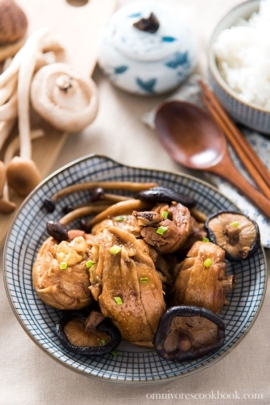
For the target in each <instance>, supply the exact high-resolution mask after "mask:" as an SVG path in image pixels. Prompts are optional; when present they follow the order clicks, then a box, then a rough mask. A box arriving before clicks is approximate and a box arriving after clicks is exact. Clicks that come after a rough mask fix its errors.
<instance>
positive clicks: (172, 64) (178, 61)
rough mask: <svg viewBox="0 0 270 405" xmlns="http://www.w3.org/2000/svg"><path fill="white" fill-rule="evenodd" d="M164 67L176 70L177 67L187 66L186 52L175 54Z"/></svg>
mask: <svg viewBox="0 0 270 405" xmlns="http://www.w3.org/2000/svg"><path fill="white" fill-rule="evenodd" d="M165 65H166V66H167V67H169V68H171V69H177V68H178V67H179V66H184V65H186V66H189V65H190V62H189V57H188V52H183V53H181V52H177V53H176V54H175V55H174V58H173V59H171V60H170V61H169V62H166V63H165Z"/></svg>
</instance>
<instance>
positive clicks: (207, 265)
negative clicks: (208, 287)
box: [203, 257, 212, 269]
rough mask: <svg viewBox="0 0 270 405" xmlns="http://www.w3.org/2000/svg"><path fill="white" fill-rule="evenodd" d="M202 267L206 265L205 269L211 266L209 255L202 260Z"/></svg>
mask: <svg viewBox="0 0 270 405" xmlns="http://www.w3.org/2000/svg"><path fill="white" fill-rule="evenodd" d="M203 264H204V267H206V268H207V269H208V268H209V267H210V266H211V264H212V260H211V259H210V257H208V258H207V259H206V260H205V261H204V263H203Z"/></svg>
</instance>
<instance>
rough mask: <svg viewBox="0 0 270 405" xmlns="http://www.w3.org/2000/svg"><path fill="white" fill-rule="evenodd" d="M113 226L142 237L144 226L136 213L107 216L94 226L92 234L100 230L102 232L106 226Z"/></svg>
mask: <svg viewBox="0 0 270 405" xmlns="http://www.w3.org/2000/svg"><path fill="white" fill-rule="evenodd" d="M111 226H116V227H118V228H121V229H123V230H125V231H127V232H130V233H132V235H134V236H136V238H137V237H140V235H141V228H142V226H141V225H139V223H138V221H137V219H136V218H135V217H134V215H119V216H116V217H113V218H107V219H104V220H103V221H101V222H99V223H98V224H96V225H95V226H93V228H92V231H91V232H92V234H93V235H96V234H97V233H99V232H102V231H103V230H104V229H105V228H107V229H108V228H110V227H111Z"/></svg>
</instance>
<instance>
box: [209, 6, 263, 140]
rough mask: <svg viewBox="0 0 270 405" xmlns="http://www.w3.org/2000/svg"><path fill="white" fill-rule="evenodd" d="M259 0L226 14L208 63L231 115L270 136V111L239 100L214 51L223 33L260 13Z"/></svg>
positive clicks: (213, 82)
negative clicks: (223, 74) (219, 65)
mask: <svg viewBox="0 0 270 405" xmlns="http://www.w3.org/2000/svg"><path fill="white" fill-rule="evenodd" d="M259 5H260V1H259V0H250V1H247V2H244V3H241V4H239V5H238V6H237V7H235V8H233V9H232V10H231V11H230V12H229V13H228V14H226V15H225V16H224V17H223V18H222V20H221V21H220V22H219V24H218V25H217V27H216V28H215V30H214V32H213V34H212V37H211V39H210V44H209V52H208V63H209V81H210V85H211V87H212V89H213V91H214V93H215V94H216V96H217V97H218V99H219V101H220V103H221V104H222V105H223V107H224V108H225V110H226V111H227V112H228V113H229V115H230V116H231V117H232V118H233V119H234V120H235V121H236V122H238V123H240V124H243V125H244V126H246V127H248V128H250V129H253V130H256V131H258V132H261V133H264V134H268V135H269V134H270V111H267V110H266V109H264V108H262V107H260V106H257V105H255V104H252V103H248V102H244V101H242V100H240V99H239V97H238V95H237V93H236V92H234V91H233V90H232V89H231V88H230V87H229V85H228V84H227V83H226V82H225V80H224V78H223V77H222V76H221V74H220V72H219V69H218V66H217V63H216V59H215V54H214V51H213V44H214V43H215V41H216V39H217V37H218V35H219V34H220V32H221V31H223V30H224V29H226V28H229V27H231V26H233V25H235V24H237V22H238V21H239V19H241V18H243V19H246V20H248V19H249V18H250V16H251V15H252V14H253V13H254V12H258V11H259Z"/></svg>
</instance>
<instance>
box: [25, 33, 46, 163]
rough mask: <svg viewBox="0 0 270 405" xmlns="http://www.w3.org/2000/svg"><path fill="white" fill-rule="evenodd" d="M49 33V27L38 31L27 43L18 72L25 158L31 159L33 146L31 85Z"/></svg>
mask: <svg viewBox="0 0 270 405" xmlns="http://www.w3.org/2000/svg"><path fill="white" fill-rule="evenodd" d="M47 34H48V30H47V28H42V29H40V30H38V31H36V32H35V33H34V34H32V36H31V37H30V38H29V39H28V41H27V43H26V44H25V47H24V49H25V55H24V59H23V60H22V62H21V65H20V67H19V73H18V115H19V135H20V156H21V158H23V159H29V160H30V159H31V154H32V148H31V139H30V135H29V134H30V118H29V100H30V85H31V79H32V76H33V74H34V70H35V65H36V55H37V53H38V51H39V48H40V42H41V41H42V39H43V38H44V37H45V36H46V35H47Z"/></svg>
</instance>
